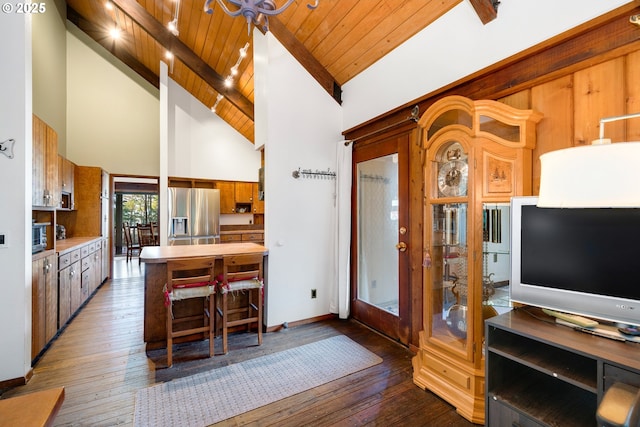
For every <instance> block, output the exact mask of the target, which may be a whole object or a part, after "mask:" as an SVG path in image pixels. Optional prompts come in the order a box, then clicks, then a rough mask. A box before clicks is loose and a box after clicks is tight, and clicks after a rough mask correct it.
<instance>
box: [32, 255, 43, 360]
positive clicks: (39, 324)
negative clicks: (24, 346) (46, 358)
mask: <svg viewBox="0 0 640 427" xmlns="http://www.w3.org/2000/svg"><path fill="white" fill-rule="evenodd" d="M45 266H46V258H40V259H37V260H35V261H33V263H32V271H31V359H33V358H35V357H36V356H37V355H38V353H40V350H42V348H43V347H44V346H45V344H46V341H45V338H46V333H45V289H46V288H45V286H46V283H45V271H44V268H45Z"/></svg>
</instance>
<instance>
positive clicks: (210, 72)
mask: <svg viewBox="0 0 640 427" xmlns="http://www.w3.org/2000/svg"><path fill="white" fill-rule="evenodd" d="M111 2H112V3H113V4H115V5H116V6H117V7H118V8H119V9H120V10H122V11H123V12H124V13H126V14H127V15H128V16H129V17H130V18H131V19H132V20H133V21H135V22H136V23H137V24H138V25H140V27H142V29H143V30H144V31H146V32H147V33H148V34H149V35H150V36H151V37H153V38H154V39H155V40H156V41H157V42H158V43H160V44H161V45H162V46H164V48H165V49H167V50H168V51H171V53H173V55H174V56H175V57H176V58H178V59H180V61H182V62H183V63H184V64H185V65H186V66H187V67H188V68H189V69H191V71H193V72H194V73H196V74H197V75H198V76H200V78H201V79H202V80H204V81H205V82H206V83H207V84H208V85H209V86H211V87H212V88H213V89H214V90H215V91H216V92H218V93H221V94H222V95H224V97H225V98H226V99H227V100H228V101H229V102H231V103H232V104H233V105H235V106H236V108H238V109H239V110H240V111H242V113H243V114H244V115H245V116H247V117H249V118H250V119H251V120H254V113H253V103H252V102H251V101H250V100H249V99H247V98H246V97H244V96H243V95H242V93H240V92H239V91H238V90H236V89H234V88H227V87H225V85H224V77H222V76H221V75H220V74H218V73H217V72H216V71H215V70H214V69H213V68H211V67H210V66H209V64H207V63H206V62H205V61H203V60H202V59H201V58H200V57H199V56H198V55H196V54H195V53H194V52H193V51H192V50H191V49H189V47H188V46H187V45H186V44H184V43H183V42H182V41H180V39H179V38H177V37H176V36H174V35H173V34H172V33H171V31H169V29H167V28H165V26H164V25H162V24H161V23H160V22H158V21H157V20H156V19H155V18H154V17H153V16H152V15H151V14H150V13H149V12H147V10H146V9H145V8H144V7H143V6H141V5H140V4H139V3H138V2H137V1H136V0H111ZM203 13H204V12H203Z"/></svg>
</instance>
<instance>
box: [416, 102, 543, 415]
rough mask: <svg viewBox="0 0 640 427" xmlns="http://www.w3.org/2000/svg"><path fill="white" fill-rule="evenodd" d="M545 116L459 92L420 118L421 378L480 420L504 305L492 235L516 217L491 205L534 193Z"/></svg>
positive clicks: (418, 375)
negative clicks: (486, 349)
mask: <svg viewBox="0 0 640 427" xmlns="http://www.w3.org/2000/svg"><path fill="white" fill-rule="evenodd" d="M540 119H541V115H540V114H537V113H535V112H533V111H530V110H526V111H522V110H516V109H514V108H512V107H509V106H506V105H504V104H501V103H498V102H495V101H472V100H470V99H467V98H464V97H461V96H451V97H446V98H443V99H441V100H440V101H438V102H436V103H434V104H433V105H432V106H431V107H430V108H429V109H428V110H427V111H426V112H425V114H424V115H423V117H422V118H421V119H420V121H419V125H420V126H421V127H423V128H424V132H423V135H424V144H423V148H424V150H425V151H426V157H425V162H424V180H425V186H424V188H425V210H424V218H423V221H424V236H423V241H424V254H423V256H424V265H425V267H426V268H425V269H424V276H423V277H424V302H423V304H424V305H423V310H424V311H423V319H424V320H423V322H424V325H423V326H424V330H423V331H421V332H420V345H419V350H418V354H417V355H416V356H415V358H414V359H413V367H414V376H413V378H414V382H415V383H416V384H417V385H418V386H420V387H422V388H425V389H429V390H431V391H433V392H434V393H436V394H438V395H439V396H441V397H442V398H444V399H445V400H447V401H448V402H449V403H451V404H452V405H454V406H455V407H456V409H457V412H458V413H459V414H460V415H462V416H464V417H465V418H467V419H468V420H469V421H471V422H473V423H480V424H481V423H483V422H484V418H485V400H484V359H483V356H482V352H481V351H480V349H481V348H482V346H483V342H484V341H483V340H484V328H483V321H484V319H485V318H487V317H491V316H492V315H495V314H497V312H496V307H495V306H494V305H495V304H496V303H497V300H496V299H494V295H495V292H494V291H495V289H494V287H493V285H492V284H491V280H492V275H491V274H490V272H489V271H488V263H487V262H485V261H488V255H489V254H488V252H487V250H486V247H487V245H486V244H485V243H488V242H489V241H493V240H497V235H498V234H500V233H497V232H496V229H495V227H498V224H500V226H499V227H500V230H501V232H502V233H504V234H507V233H508V229H509V227H508V223H506V224H505V225H502V224H503V221H502V220H506V218H501V221H497V220H496V219H494V218H491V219H489V218H488V217H487V212H488V211H489V210H492V213H493V210H495V214H496V217H497V216H504V217H507V218H508V213H505V214H504V215H499V214H498V211H499V210H500V209H499V208H498V207H499V206H498V205H500V208H502V207H503V206H504V205H508V202H509V200H510V198H511V197H512V196H515V195H528V194H531V173H530V171H531V151H532V149H533V148H534V146H535V124H536V123H537V122H538V121H539V120H540ZM489 220H491V221H492V222H491V223H490V224H489V222H488V221H489ZM489 225H492V226H493V227H494V229H492V230H491V232H490V233H489V232H488V231H489V230H488V228H489ZM490 236H491V238H489V237H490ZM501 239H502V237H501V238H500V240H501ZM505 239H506V236H505ZM507 246H508V245H507ZM492 259H493V258H492ZM505 259H506V260H508V259H509V258H508V255H507V256H506V257H505ZM507 268H508V262H507ZM506 276H507V280H508V276H509V274H507V275H506ZM507 299H508V297H507ZM507 305H508V303H507Z"/></svg>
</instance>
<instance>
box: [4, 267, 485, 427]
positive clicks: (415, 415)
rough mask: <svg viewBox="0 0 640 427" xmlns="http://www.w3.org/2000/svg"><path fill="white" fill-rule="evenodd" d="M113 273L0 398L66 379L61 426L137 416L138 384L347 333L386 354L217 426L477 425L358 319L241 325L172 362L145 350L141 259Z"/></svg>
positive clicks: (183, 348) (400, 350) (188, 347)
mask: <svg viewBox="0 0 640 427" xmlns="http://www.w3.org/2000/svg"><path fill="white" fill-rule="evenodd" d="M115 265H116V267H115V269H114V278H113V279H112V280H109V281H107V282H106V283H105V284H104V285H103V286H102V287H101V288H100V289H99V290H98V291H97V292H96V294H95V295H94V296H93V298H92V299H91V300H90V301H89V302H88V304H87V305H86V306H85V307H84V308H83V309H82V310H81V311H80V313H79V314H78V315H77V316H76V317H75V318H74V319H73V320H72V322H71V323H70V324H69V325H68V326H67V327H66V329H65V330H64V331H63V332H62V333H61V334H60V335H59V336H58V338H57V339H56V340H55V341H54V342H53V343H52V345H51V346H50V348H49V349H48V351H47V352H46V353H45V354H44V355H43V357H42V358H41V359H40V360H39V361H38V363H37V364H36V366H35V367H34V375H33V378H32V379H31V380H30V381H29V383H28V384H27V385H25V386H21V387H16V388H14V389H11V390H8V391H5V392H4V393H3V394H2V396H1V398H8V397H11V396H17V395H21V394H25V393H29V392H32V391H37V390H42V389H46V388H51V387H55V386H64V387H65V389H66V398H65V401H64V404H63V406H62V409H61V410H60V413H59V414H58V417H57V418H56V420H55V425H58V426H113V425H132V424H133V411H134V400H135V393H136V390H138V389H139V388H142V387H147V386H149V385H152V384H155V383H158V382H162V381H170V380H172V379H175V378H180V377H183V376H187V375H192V374H195V373H198V372H202V371H204V370H208V369H215V368H217V367H220V366H225V365H229V364H232V363H237V362H240V361H243V360H247V359H250V358H254V357H259V356H262V355H265V354H269V353H273V352H277V351H281V350H285V349H288V348H291V347H294V346H299V345H303V344H307V343H310V342H314V341H317V340H321V339H324V338H327V337H330V336H334V335H338V334H344V335H347V336H348V337H350V338H351V339H353V340H354V341H356V342H358V343H360V344H361V345H363V346H364V347H366V348H368V349H369V350H371V351H372V352H374V353H376V354H377V355H378V356H380V357H382V359H383V362H382V363H381V364H379V365H376V366H373V367H371V368H368V369H365V370H363V371H360V372H357V373H354V374H352V375H348V376H346V377H343V378H340V379H338V380H335V381H332V382H330V383H327V384H325V385H322V386H320V387H316V388H313V389H311V390H308V391H305V392H303V393H299V394H296V395H294V396H291V397H289V398H286V399H283V400H280V401H278V402H275V403H273V404H270V405H267V406H264V407H261V408H258V409H255V410H253V411H250V412H247V413H244V414H241V415H239V416H237V417H234V418H230V419H228V420H226V421H223V422H220V423H218V424H216V426H236V425H254V426H270V425H277V426H296V427H297V426H438V427H442V426H460V427H469V426H473V424H471V423H469V422H468V421H467V420H465V419H464V418H462V417H461V416H459V415H458V414H457V413H456V412H455V409H454V408H453V407H452V406H451V405H449V404H448V403H446V402H445V401H443V400H442V399H440V398H439V397H437V396H435V395H434V394H432V393H430V392H428V391H424V390H421V389H420V388H418V387H417V386H416V385H415V384H413V381H412V366H411V358H412V357H413V354H412V353H411V352H410V351H408V350H407V349H406V348H405V347H403V346H401V345H399V344H397V343H395V342H393V341H391V340H389V339H387V338H386V337H384V336H382V335H380V334H378V333H376V332H374V331H372V330H370V329H368V328H367V327H365V326H363V325H361V324H359V323H357V322H355V321H352V320H339V319H335V320H329V321H323V322H317V323H312V324H308V325H303V326H297V327H292V328H289V329H284V330H281V331H279V332H270V333H267V334H265V335H264V342H263V344H262V346H257V340H256V337H255V335H254V334H234V335H232V336H231V338H230V342H229V345H230V348H229V353H228V354H226V355H222V354H220V353H221V349H222V343H221V341H219V339H216V343H215V344H216V353H217V355H216V356H215V357H213V358H208V357H206V356H207V351H208V350H207V345H206V342H203V343H191V344H181V345H176V346H175V350H174V366H173V368H170V369H166V368H164V366H166V365H165V364H166V357H165V352H164V351H161V350H157V351H153V352H150V353H149V354H147V353H146V352H145V348H144V342H143V341H142V312H143V292H144V284H143V281H142V274H143V271H144V265H141V266H140V265H138V262H137V260H135V259H134V261H133V262H129V263H125V262H124V260H120V259H118V260H117V261H116V263H115Z"/></svg>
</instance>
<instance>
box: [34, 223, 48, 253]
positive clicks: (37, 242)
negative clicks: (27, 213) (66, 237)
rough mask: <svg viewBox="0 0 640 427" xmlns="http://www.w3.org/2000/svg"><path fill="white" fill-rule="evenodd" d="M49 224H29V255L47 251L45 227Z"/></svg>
mask: <svg viewBox="0 0 640 427" xmlns="http://www.w3.org/2000/svg"><path fill="white" fill-rule="evenodd" d="M48 225H51V223H50V222H34V223H32V224H31V230H32V232H31V236H32V242H31V253H32V254H35V253H36V252H41V251H44V250H45V249H47V226H48Z"/></svg>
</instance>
